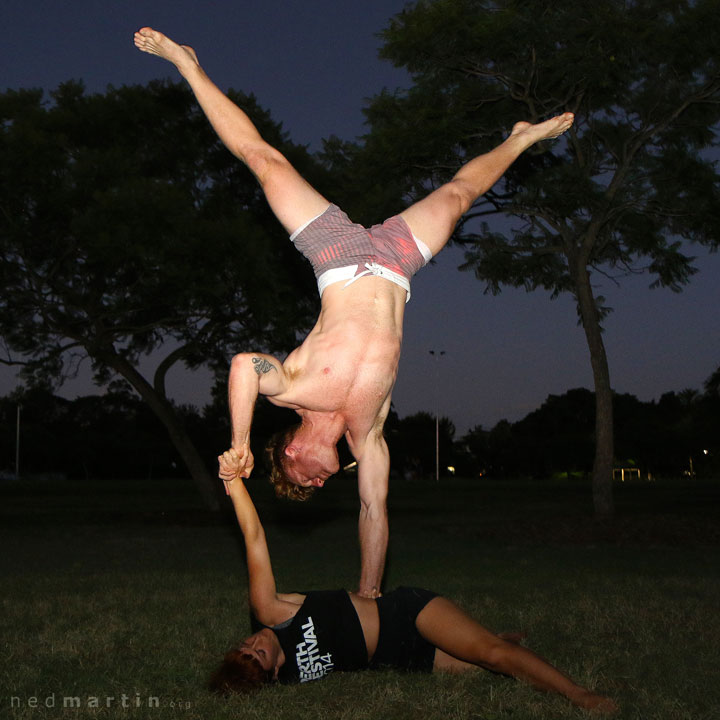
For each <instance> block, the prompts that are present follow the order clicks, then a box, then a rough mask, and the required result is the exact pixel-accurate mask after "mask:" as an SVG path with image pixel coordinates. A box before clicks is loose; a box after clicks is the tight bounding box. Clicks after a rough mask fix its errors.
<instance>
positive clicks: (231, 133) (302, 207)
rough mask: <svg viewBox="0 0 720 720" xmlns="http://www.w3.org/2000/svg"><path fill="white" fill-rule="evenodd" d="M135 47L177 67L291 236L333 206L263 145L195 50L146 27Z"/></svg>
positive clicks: (214, 126)
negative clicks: (208, 74)
mask: <svg viewBox="0 0 720 720" xmlns="http://www.w3.org/2000/svg"><path fill="white" fill-rule="evenodd" d="M135 46H136V47H137V48H138V49H140V50H142V51H143V52H146V53H149V54H151V55H157V56H158V57H161V58H163V59H165V60H168V61H169V62H171V63H173V65H175V67H176V68H177V69H178V71H179V72H180V74H181V75H182V76H183V77H184V78H185V80H187V82H188V84H189V85H190V87H191V89H192V91H193V92H194V93H195V97H196V98H197V101H198V103H199V104H200V107H201V108H202V109H203V112H204V113H205V115H207V118H208V120H209V121H210V123H211V125H212V126H213V128H214V130H215V132H216V133H217V134H218V136H219V137H220V139H221V140H222V142H223V143H224V144H225V145H226V147H227V148H228V149H229V150H230V152H232V153H233V154H234V155H235V156H236V157H238V158H239V159H240V160H242V161H243V162H244V163H245V164H246V165H247V166H248V168H249V169H250V170H251V172H252V173H253V174H254V175H255V177H256V178H257V179H258V182H259V183H260V185H261V186H262V189H263V191H264V193H265V197H266V198H267V201H268V203H269V204H270V207H271V208H272V210H273V212H274V213H275V216H276V217H277V219H278V220H279V221H280V223H281V224H282V225H283V227H284V228H285V230H286V231H287V232H288V234H292V233H293V232H295V230H297V228H299V227H300V226H301V225H303V224H304V223H306V222H307V221H308V220H311V219H312V218H314V217H316V216H317V215H320V214H321V213H323V212H324V211H325V210H326V209H327V208H328V206H329V205H330V203H329V202H328V201H327V200H326V199H325V198H324V197H323V196H322V195H320V193H318V192H317V191H316V190H315V189H314V188H313V187H312V186H311V185H310V184H309V183H307V182H306V181H305V180H304V179H303V178H302V177H301V176H300V174H299V173H298V172H297V171H296V170H295V169H294V168H293V167H292V165H290V163H289V162H288V161H287V160H286V158H285V157H284V156H283V155H282V154H281V153H280V152H278V151H277V150H275V148H273V147H272V146H271V145H268V143H266V142H265V140H263V139H262V137H261V136H260V133H259V132H258V130H257V128H256V127H255V125H253V123H252V121H251V120H250V118H249V117H248V116H247V115H246V114H245V113H244V112H243V111H242V110H241V109H240V108H239V107H238V106H237V105H235V103H234V102H232V100H230V98H228V97H227V96H226V95H225V94H224V93H223V92H222V91H221V90H220V89H219V88H218V87H217V86H216V85H215V84H214V83H213V82H212V80H210V78H209V77H208V76H207V75H206V74H205V71H204V70H203V69H202V68H201V67H200V63H199V62H198V59H197V55H196V54H195V51H194V50H193V49H192V48H191V47H188V46H187V45H178V44H177V43H176V42H173V41H172V40H170V38H168V37H166V36H165V35H163V34H162V33H160V32H158V31H157V30H153V29H152V28H147V27H146V28H142V29H141V30H139V31H138V32H136V33H135Z"/></svg>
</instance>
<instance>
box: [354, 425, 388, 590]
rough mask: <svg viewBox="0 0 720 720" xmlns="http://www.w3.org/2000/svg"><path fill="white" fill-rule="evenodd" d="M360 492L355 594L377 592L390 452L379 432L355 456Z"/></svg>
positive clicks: (384, 538) (382, 565)
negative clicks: (358, 566) (357, 583)
mask: <svg viewBox="0 0 720 720" xmlns="http://www.w3.org/2000/svg"><path fill="white" fill-rule="evenodd" d="M356 458H357V464H358V494H359V495H360V519H359V522H358V532H359V537H360V585H359V587H358V595H362V596H363V597H369V598H374V597H378V596H379V595H380V583H381V581H382V576H383V570H384V569H385V554H386V553H387V544H388V534H389V530H388V514H387V494H388V477H389V475H390V453H389V451H388V447H387V444H386V442H385V438H384V437H383V436H382V432H381V431H374V432H373V433H372V434H371V435H370V436H369V437H368V438H367V440H366V442H365V444H364V446H363V448H362V452H361V453H358V455H356Z"/></svg>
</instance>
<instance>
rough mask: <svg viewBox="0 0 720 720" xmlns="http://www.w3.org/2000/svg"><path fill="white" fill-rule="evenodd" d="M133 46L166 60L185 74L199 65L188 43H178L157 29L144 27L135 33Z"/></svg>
mask: <svg viewBox="0 0 720 720" xmlns="http://www.w3.org/2000/svg"><path fill="white" fill-rule="evenodd" d="M134 40H135V47H136V48H138V50H142V51H143V52H146V53H149V54H150V55H157V56H158V57H161V58H163V60H168V61H169V62H171V63H172V64H173V65H175V67H176V68H177V69H178V70H179V71H180V74H181V75H185V73H186V72H187V71H188V70H191V69H193V68H197V67H199V65H200V64H199V63H198V59H197V55H196V54H195V51H194V50H193V49H192V48H191V47H189V46H188V45H178V44H177V43H176V42H173V41H172V40H171V39H170V38H169V37H167V36H166V35H163V34H162V33H161V32H158V31H157V30H153V29H152V28H149V27H144V28H141V29H140V30H138V31H137V32H136V33H135V37H134Z"/></svg>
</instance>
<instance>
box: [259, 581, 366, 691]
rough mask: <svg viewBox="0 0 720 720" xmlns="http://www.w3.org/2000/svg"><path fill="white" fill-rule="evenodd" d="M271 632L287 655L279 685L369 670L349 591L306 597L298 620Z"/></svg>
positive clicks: (359, 627)
mask: <svg viewBox="0 0 720 720" xmlns="http://www.w3.org/2000/svg"><path fill="white" fill-rule="evenodd" d="M258 625H259V626H260V627H268V626H267V625H262V624H261V623H258ZM270 629H271V630H272V631H273V632H274V633H275V634H276V635H277V637H278V640H279V641H280V646H281V647H282V649H283V652H284V653H285V662H284V663H283V666H282V667H281V668H280V672H279V673H278V680H279V681H280V682H285V683H290V682H301V683H302V682H308V681H309V680H318V679H320V678H321V677H324V676H325V675H327V674H328V673H330V672H336V671H345V670H363V669H365V668H367V667H368V657H367V646H366V645H365V637H364V635H363V631H362V626H361V625H360V620H359V618H358V616H357V612H355V607H354V606H353V604H352V601H351V600H350V597H349V595H348V593H347V591H346V590H317V591H313V592H309V593H307V595H306V596H305V602H303V604H302V605H301V606H300V609H299V610H298V611H297V613H296V614H295V617H292V618H290V620H288V621H287V622H285V623H283V624H282V625H276V626H275V627H271V628H270Z"/></svg>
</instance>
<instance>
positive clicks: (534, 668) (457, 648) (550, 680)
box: [415, 597, 617, 713]
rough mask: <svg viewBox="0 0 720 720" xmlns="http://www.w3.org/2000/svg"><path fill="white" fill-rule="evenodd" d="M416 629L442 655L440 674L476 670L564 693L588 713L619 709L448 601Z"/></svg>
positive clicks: (427, 610)
mask: <svg viewBox="0 0 720 720" xmlns="http://www.w3.org/2000/svg"><path fill="white" fill-rule="evenodd" d="M415 625H416V626H417V629H418V632H419V633H420V635H422V637H423V638H425V639H426V640H427V641H428V642H429V643H431V644H433V645H434V646H435V647H436V648H437V649H438V650H439V651H440V652H439V653H436V664H435V668H434V669H436V670H449V671H454V672H459V671H462V670H466V669H469V668H470V667H472V666H473V665H475V666H479V667H483V668H486V669H487V670H492V671H493V672H497V673H502V674H503V675H510V676H512V677H516V678H520V679H522V680H525V681H527V682H529V683H530V684H531V685H533V686H535V687H536V688H539V689H541V690H548V691H551V692H556V693H560V694H561V695H564V696H565V697H567V698H568V699H569V700H570V701H571V702H573V703H574V704H575V705H578V706H580V707H583V708H586V709H595V710H598V711H601V712H605V713H611V712H614V711H615V710H616V709H617V706H616V705H615V703H613V702H612V701H611V700H609V699H607V698H604V697H602V696H600V695H596V694H595V693H592V692H590V691H589V690H586V689H585V688H583V687H581V686H580V685H577V684H575V683H574V682H573V681H572V680H571V679H570V678H569V677H567V676H566V675H564V674H563V673H561V672H560V671H559V670H557V669H556V668H554V667H553V666H552V665H550V663H548V662H546V661H545V660H543V659H542V658H540V657H538V656H537V655H535V653H533V652H531V651H530V650H528V649H527V648H524V647H522V646H521V645H519V644H518V643H517V640H518V639H519V637H518V636H517V635H510V636H507V637H508V639H507V640H506V639H503V638H502V637H500V636H498V635H494V634H493V633H491V632H490V631H489V630H486V629H485V628H484V627H482V625H480V624H479V623H477V622H476V621H475V620H473V619H472V618H471V617H470V616H469V615H467V614H466V613H465V612H463V611H462V610H461V609H460V608H459V607H458V606H457V605H455V604H454V603H452V602H451V601H450V600H448V599H447V598H443V597H436V598H433V599H432V600H431V601H430V602H429V603H428V604H427V605H426V606H425V607H424V608H423V610H422V611H421V612H420V614H419V615H418V616H417V619H416V620H415ZM458 661H459V662H458Z"/></svg>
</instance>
